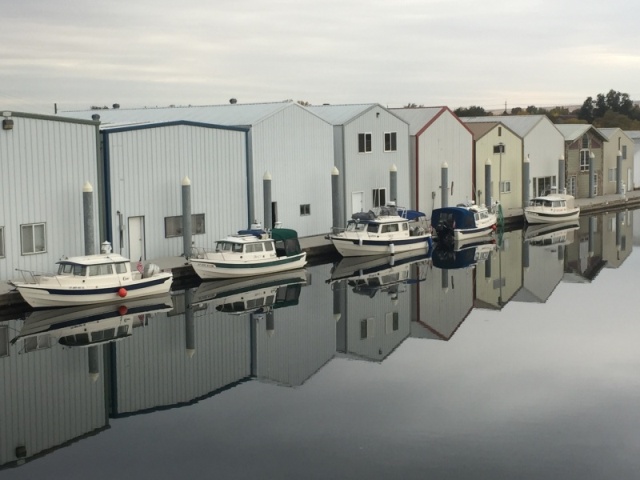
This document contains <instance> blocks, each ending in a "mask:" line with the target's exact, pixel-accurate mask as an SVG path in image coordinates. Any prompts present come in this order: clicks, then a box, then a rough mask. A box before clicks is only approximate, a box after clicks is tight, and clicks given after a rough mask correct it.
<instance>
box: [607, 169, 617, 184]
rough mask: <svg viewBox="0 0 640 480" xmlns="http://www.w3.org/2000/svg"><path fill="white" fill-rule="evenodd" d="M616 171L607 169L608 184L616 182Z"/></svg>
mask: <svg viewBox="0 0 640 480" xmlns="http://www.w3.org/2000/svg"><path fill="white" fill-rule="evenodd" d="M617 171H618V169H617V168H610V169H609V181H610V182H615V181H616V173H617Z"/></svg>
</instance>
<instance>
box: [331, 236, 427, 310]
mask: <svg viewBox="0 0 640 480" xmlns="http://www.w3.org/2000/svg"><path fill="white" fill-rule="evenodd" d="M430 263H431V255H430V250H429V249H426V248H424V249H420V250H414V251H411V252H404V253H400V254H397V255H393V256H382V257H373V258H372V257H345V258H343V259H342V260H340V262H338V263H336V264H335V265H334V266H333V268H332V269H331V278H330V279H328V280H327V283H329V284H331V285H332V288H333V285H334V284H335V283H336V282H338V281H341V280H346V281H347V285H348V286H349V287H352V289H353V292H354V293H357V294H360V295H365V296H368V297H370V298H373V297H374V296H375V295H376V293H378V292H385V293H388V294H389V295H396V296H397V294H398V293H399V292H400V289H401V288H402V287H403V286H406V285H408V284H412V283H417V282H421V281H424V279H425V278H426V275H427V270H428V267H429V266H430ZM413 269H417V270H416V273H415V274H413V273H412V272H413V271H414V270H413Z"/></svg>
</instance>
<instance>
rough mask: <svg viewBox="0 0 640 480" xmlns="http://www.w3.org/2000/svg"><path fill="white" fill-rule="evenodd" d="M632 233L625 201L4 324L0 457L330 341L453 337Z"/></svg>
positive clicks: (254, 374) (267, 367) (358, 343)
mask: <svg viewBox="0 0 640 480" xmlns="http://www.w3.org/2000/svg"><path fill="white" fill-rule="evenodd" d="M632 238H633V217H632V215H631V213H630V212H618V213H609V214H604V215H601V216H599V217H592V218H588V217H587V218H581V219H580V222H579V223H578V224H571V225H562V226H560V225H558V226H554V227H536V228H531V227H529V228H527V229H526V230H514V231H509V232H504V233H503V234H502V236H500V237H496V238H495V239H494V240H489V241H485V242H480V243H478V242H473V243H467V244H460V245H458V248H454V250H438V249H437V248H436V249H434V250H433V251H432V252H426V251H420V252H414V254H403V255H396V256H395V257H378V258H360V259H358V258H356V259H342V260H340V261H336V262H334V263H333V262H332V263H326V264H323V265H316V266H313V267H308V268H307V269H306V270H302V271H297V272H288V273H286V274H279V275H277V276H269V277H261V278H257V279H256V278H254V279H247V280H241V281H235V282H207V283H206V284H202V285H201V286H199V287H198V288H195V289H186V290H184V291H178V292H174V294H173V295H172V296H171V297H170V298H169V299H166V298H162V299H155V301H153V302H148V303H146V304H145V303H144V302H145V301H142V300H140V301H137V302H136V303H126V304H125V305H118V306H110V307H109V306H101V307H97V308H86V309H64V310H62V309H61V310H56V311H55V312H51V311H42V312H32V313H30V314H29V315H25V317H24V319H22V318H18V319H14V320H9V321H5V322H2V323H0V348H1V349H0V351H1V352H2V353H3V355H2V356H0V367H1V368H0V401H2V402H3V405H5V408H4V409H3V410H1V411H0V422H2V425H5V426H6V428H3V430H2V433H0V435H1V437H0V445H3V448H1V449H0V465H3V466H9V465H16V464H18V463H22V462H24V461H26V460H29V459H32V458H36V457H37V456H39V455H42V454H44V453H47V452H52V451H54V450H55V449H57V448H59V447H61V446H63V445H66V444H68V442H71V441H74V440H78V439H82V438H83V437H85V436H89V435H93V434H96V433H98V432H100V431H102V430H104V429H106V428H108V427H109V422H110V420H111V419H114V418H121V417H127V416H131V415H139V414H144V413H147V412H152V411H155V410H161V409H169V408H176V407H183V406H187V405H190V404H193V403H194V402H198V401H200V400H202V399H205V398H209V397H213V396H216V395H219V394H223V393H224V392H226V391H228V390H229V389H231V388H235V387H238V386H240V385H242V384H244V383H245V382H248V381H260V382H267V383H269V384H274V385H278V386H283V387H298V386H300V385H304V384H305V382H307V381H308V380H309V379H310V378H312V377H313V375H314V374H315V373H316V372H318V371H319V370H321V369H322V368H323V366H324V365H326V364H327V363H328V362H330V361H331V360H332V359H333V358H334V357H335V356H337V355H339V356H341V357H345V356H346V357H348V358H351V359H355V360H357V361H361V362H384V361H385V360H386V359H387V358H389V356H391V355H392V354H393V352H394V351H395V350H396V349H398V347H399V346H401V345H402V343H403V342H404V341H406V340H407V339H408V338H410V337H413V338H416V339H434V340H445V341H447V340H450V339H452V338H453V337H454V335H455V334H456V332H457V331H459V329H460V328H462V326H463V324H464V321H465V319H466V318H467V317H468V315H469V313H470V312H471V311H472V310H473V309H474V308H475V309H488V310H495V311H499V310H501V309H503V307H504V306H505V305H506V304H507V303H508V302H510V301H516V302H536V303H543V302H546V301H547V300H548V299H549V298H550V296H551V295H552V294H553V292H554V290H555V289H556V287H557V285H558V284H559V283H560V282H562V281H571V282H575V281H580V282H584V281H593V280H595V278H596V275H597V272H599V271H601V269H602V268H604V267H605V266H606V267H607V268H618V267H619V266H620V265H622V264H623V263H624V261H625V260H626V259H627V258H628V257H629V255H630V252H631V250H632V243H633V242H632V241H631V239H632ZM140 302H141V303H140ZM120 307H125V308H120ZM140 327H144V328H140ZM123 338H126V339H125V340H124V341H117V340H122V339H123ZM77 347H85V348H77ZM35 392H39V393H38V394H37V395H36V393H35ZM60 419H62V420H60ZM60 421H62V422H63V423H64V425H65V428H63V429H62V428H59V426H60ZM50 431H56V432H58V433H57V435H48V434H46V433H45V432H50Z"/></svg>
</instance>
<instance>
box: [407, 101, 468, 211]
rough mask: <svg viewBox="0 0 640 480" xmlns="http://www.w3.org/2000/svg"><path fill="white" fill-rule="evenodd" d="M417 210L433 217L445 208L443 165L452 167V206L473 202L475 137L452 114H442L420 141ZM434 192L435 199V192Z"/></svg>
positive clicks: (450, 194) (450, 176) (450, 180)
mask: <svg viewBox="0 0 640 480" xmlns="http://www.w3.org/2000/svg"><path fill="white" fill-rule="evenodd" d="M418 148H419V151H418V162H419V165H418V175H419V179H418V180H419V184H418V190H419V195H418V199H419V200H418V201H419V204H418V209H419V210H421V211H423V212H425V213H427V216H431V212H432V211H433V209H434V208H439V207H441V206H442V190H441V188H440V184H441V183H442V182H441V178H442V177H441V172H442V164H443V163H444V162H447V164H448V166H449V172H448V175H449V187H451V182H453V184H454V187H453V193H452V192H449V205H456V204H458V203H462V202H466V201H468V200H471V198H472V192H473V182H472V178H473V168H472V159H473V136H472V135H471V132H469V130H467V129H466V128H465V127H464V126H463V125H461V124H460V122H459V121H458V119H457V117H455V115H453V114H452V113H450V112H448V111H447V112H444V113H443V114H442V115H440V116H439V117H438V118H437V119H436V120H435V121H434V122H433V123H432V124H431V125H430V126H429V128H427V129H426V130H425V131H424V132H423V133H422V134H421V135H420V137H419V138H418ZM434 192H435V198H434V197H433V193H434Z"/></svg>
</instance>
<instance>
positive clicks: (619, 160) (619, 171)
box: [603, 150, 622, 195]
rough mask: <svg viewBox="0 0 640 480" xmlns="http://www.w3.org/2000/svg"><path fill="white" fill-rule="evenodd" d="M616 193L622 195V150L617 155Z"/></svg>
mask: <svg viewBox="0 0 640 480" xmlns="http://www.w3.org/2000/svg"><path fill="white" fill-rule="evenodd" d="M603 173H604V172H603ZM616 193H617V194H618V195H622V152H621V151H620V150H618V156H617V157H616Z"/></svg>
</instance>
